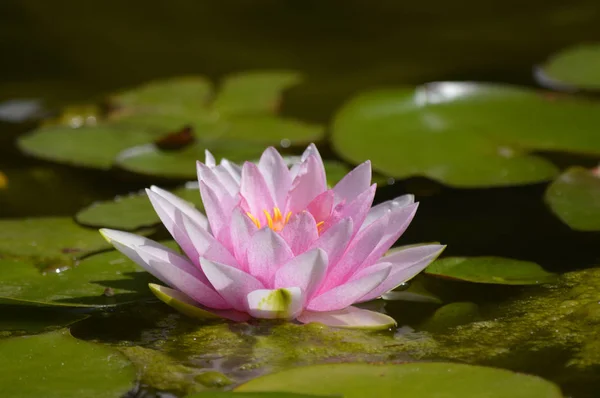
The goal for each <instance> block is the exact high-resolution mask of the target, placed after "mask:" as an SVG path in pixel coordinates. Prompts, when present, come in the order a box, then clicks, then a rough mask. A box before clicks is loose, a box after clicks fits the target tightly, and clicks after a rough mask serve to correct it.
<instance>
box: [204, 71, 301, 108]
mask: <svg viewBox="0 0 600 398" xmlns="http://www.w3.org/2000/svg"><path fill="white" fill-rule="evenodd" d="M300 81H301V76H300V75H299V74H298V73H297V72H292V71H287V72H286V71H279V72H278V71H270V72H245V73H239V74H236V75H232V76H229V77H227V78H226V79H225V80H224V81H223V83H222V85H221V87H220V90H219V95H218V96H217V98H216V99H215V102H214V103H213V108H214V110H215V111H217V112H219V114H221V115H227V114H232V115H240V114H246V113H265V112H266V113H273V112H275V111H277V110H278V108H279V104H280V101H281V93H282V91H284V90H286V89H288V88H290V87H292V86H295V85H297V84H298V83H299V82H300Z"/></svg>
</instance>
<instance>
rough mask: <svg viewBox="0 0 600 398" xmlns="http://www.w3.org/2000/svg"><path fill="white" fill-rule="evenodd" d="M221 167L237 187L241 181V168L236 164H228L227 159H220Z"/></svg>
mask: <svg viewBox="0 0 600 398" xmlns="http://www.w3.org/2000/svg"><path fill="white" fill-rule="evenodd" d="M221 166H223V168H224V169H225V170H227V171H228V172H229V174H230V175H231V177H232V178H233V179H234V180H235V182H237V184H238V185H239V184H240V182H241V181H242V168H241V167H240V166H238V165H237V164H235V163H232V162H230V161H229V160H227V159H221Z"/></svg>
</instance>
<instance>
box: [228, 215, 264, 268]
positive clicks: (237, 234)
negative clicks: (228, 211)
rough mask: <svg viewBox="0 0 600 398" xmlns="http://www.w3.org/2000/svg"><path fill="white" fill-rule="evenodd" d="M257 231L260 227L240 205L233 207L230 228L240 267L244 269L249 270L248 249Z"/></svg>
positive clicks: (232, 244) (234, 251)
mask: <svg viewBox="0 0 600 398" xmlns="http://www.w3.org/2000/svg"><path fill="white" fill-rule="evenodd" d="M256 231H258V228H257V227H256V225H255V224H254V222H253V221H252V220H251V219H250V217H248V216H247V215H246V214H245V213H244V211H243V210H242V209H241V208H240V207H236V208H235V209H233V215H232V216H231V228H230V233H231V246H232V248H233V253H234V254H235V258H236V259H237V261H238V264H239V265H240V269H242V270H244V271H248V266H247V262H248V261H247V256H246V249H247V247H248V244H249V243H250V239H251V238H252V235H254V233H255V232H256Z"/></svg>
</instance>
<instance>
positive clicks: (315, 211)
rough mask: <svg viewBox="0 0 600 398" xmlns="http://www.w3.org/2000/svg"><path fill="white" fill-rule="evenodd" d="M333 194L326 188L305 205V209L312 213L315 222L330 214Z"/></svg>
mask: <svg viewBox="0 0 600 398" xmlns="http://www.w3.org/2000/svg"><path fill="white" fill-rule="evenodd" d="M334 199H335V194H334V193H333V191H332V190H328V191H325V192H323V193H322V194H320V195H319V196H317V197H316V198H314V199H313V200H312V202H310V203H309V204H308V206H306V210H307V211H308V212H309V213H310V214H312V216H313V217H314V219H315V220H316V221H317V222H321V221H325V220H327V219H328V218H329V216H330V215H331V211H332V210H333V201H334Z"/></svg>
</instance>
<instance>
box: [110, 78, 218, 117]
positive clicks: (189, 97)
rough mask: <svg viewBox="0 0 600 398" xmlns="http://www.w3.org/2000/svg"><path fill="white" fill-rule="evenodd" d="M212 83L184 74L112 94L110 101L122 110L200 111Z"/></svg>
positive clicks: (209, 93) (130, 111) (209, 92)
mask: <svg viewBox="0 0 600 398" xmlns="http://www.w3.org/2000/svg"><path fill="white" fill-rule="evenodd" d="M211 91H212V85H211V83H210V81H208V80H207V79H206V78H204V77H202V76H183V77H174V78H171V79H165V80H159V81H153V82H149V83H146V84H143V85H141V86H138V87H135V88H133V89H130V90H127V91H124V92H122V93H118V94H115V95H112V96H111V97H110V98H109V104H110V105H111V106H112V107H115V108H118V109H119V111H120V112H125V113H132V112H136V111H138V112H139V111H141V112H148V113H151V112H159V113H177V112H182V111H197V112H201V111H202V109H203V108H204V107H205V105H206V101H207V100H208V98H209V96H210V95H211Z"/></svg>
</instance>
